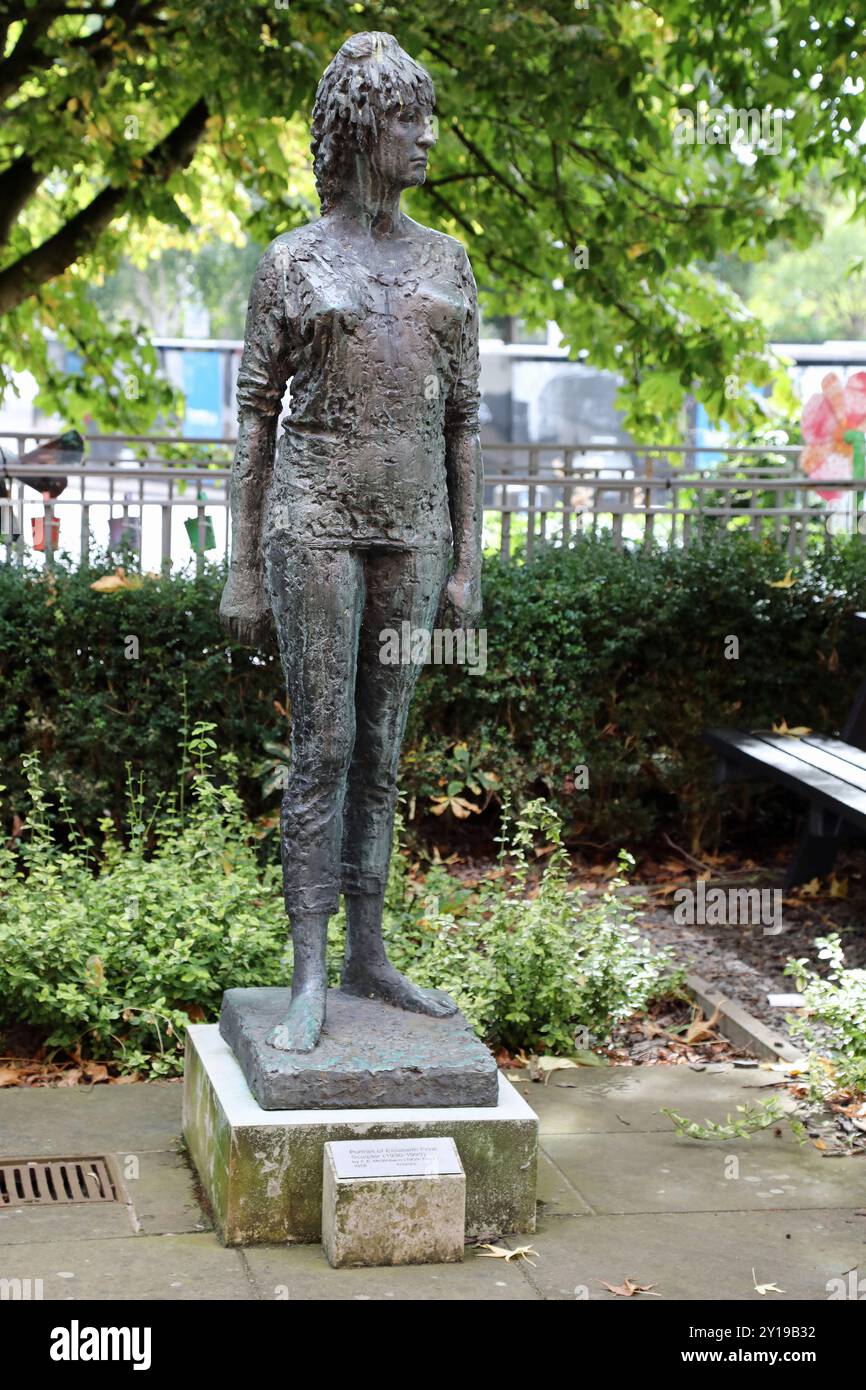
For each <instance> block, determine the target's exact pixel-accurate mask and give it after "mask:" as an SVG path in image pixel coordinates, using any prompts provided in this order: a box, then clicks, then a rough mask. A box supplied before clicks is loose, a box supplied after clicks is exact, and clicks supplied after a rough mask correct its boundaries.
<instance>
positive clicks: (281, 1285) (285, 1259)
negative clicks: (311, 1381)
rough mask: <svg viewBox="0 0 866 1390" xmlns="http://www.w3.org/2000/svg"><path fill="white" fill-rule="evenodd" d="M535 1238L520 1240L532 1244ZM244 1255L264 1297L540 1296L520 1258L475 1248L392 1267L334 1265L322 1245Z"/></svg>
mask: <svg viewBox="0 0 866 1390" xmlns="http://www.w3.org/2000/svg"><path fill="white" fill-rule="evenodd" d="M533 1239H534V1237H532V1236H527V1237H526V1238H525V1241H524V1238H523V1237H521V1238H520V1240H521V1243H526V1244H528V1243H529V1242H531V1241H532V1240H533ZM243 1257H244V1259H245V1261H246V1263H247V1265H248V1267H249V1270H250V1273H251V1275H252V1278H253V1281H254V1283H255V1287H256V1289H257V1291H258V1296H259V1297H260V1298H263V1299H275V1300H285V1301H288V1302H298V1301H304V1300H308V1299H328V1300H329V1301H330V1300H332V1299H333V1300H346V1299H350V1300H352V1299H354V1300H368V1299H370V1300H383V1299H394V1300H395V1301H396V1302H400V1301H402V1300H404V1299H405V1300H408V1301H412V1302H430V1301H433V1302H436V1301H439V1300H442V1301H443V1302H445V1301H449V1300H457V1299H459V1300H473V1301H478V1302H496V1301H499V1300H504V1301H508V1302H513V1301H514V1300H518V1301H520V1302H526V1301H533V1300H537V1299H538V1298H539V1297H540V1295H539V1294H538V1293H537V1291H536V1290H535V1288H534V1287H533V1286H532V1284H530V1283H529V1281H528V1280H527V1279H526V1277H525V1275H524V1272H523V1271H522V1270H521V1268H520V1267H519V1262H518V1261H513V1260H512V1261H509V1262H507V1263H506V1261H505V1260H497V1259H489V1258H482V1257H480V1256H479V1255H478V1254H477V1253H476V1252H475V1250H474V1249H473V1248H469V1249H467V1252H466V1258H465V1259H464V1261H463V1263H462V1264H449V1265H404V1266H401V1267H399V1268H394V1267H392V1268H387V1269H331V1267H330V1265H329V1264H328V1262H327V1260H326V1259H325V1256H324V1254H323V1253H322V1250H321V1247H320V1246H316V1245H307V1246H300V1245H299V1246H294V1247H292V1248H285V1249H280V1248H279V1247H275V1246H271V1247H265V1248H262V1247H258V1248H256V1249H252V1250H245V1251H244V1252H243Z"/></svg>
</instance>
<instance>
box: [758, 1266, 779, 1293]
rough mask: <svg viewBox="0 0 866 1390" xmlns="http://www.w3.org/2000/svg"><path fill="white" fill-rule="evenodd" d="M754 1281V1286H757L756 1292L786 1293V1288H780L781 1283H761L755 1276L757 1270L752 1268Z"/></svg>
mask: <svg viewBox="0 0 866 1390" xmlns="http://www.w3.org/2000/svg"><path fill="white" fill-rule="evenodd" d="M752 1283H753V1284H754V1286H755V1293H762V1294H763V1293H784V1292H785V1290H784V1289H780V1288H779V1285H778V1284H759V1283H758V1281H757V1279H756V1278H755V1271H754V1270H752Z"/></svg>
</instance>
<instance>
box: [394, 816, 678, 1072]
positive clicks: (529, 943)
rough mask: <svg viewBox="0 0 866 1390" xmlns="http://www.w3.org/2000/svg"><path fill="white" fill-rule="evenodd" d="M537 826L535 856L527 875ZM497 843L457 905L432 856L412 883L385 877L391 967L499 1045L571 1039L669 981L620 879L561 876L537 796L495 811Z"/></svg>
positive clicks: (563, 866) (531, 1046)
mask: <svg viewBox="0 0 866 1390" xmlns="http://www.w3.org/2000/svg"><path fill="white" fill-rule="evenodd" d="M538 834H540V835H541V837H542V840H543V844H542V863H543V868H542V870H541V873H540V875H539V876H538V878H537V881H535V882H533V880H532V875H531V868H530V863H531V857H532V858H534V856H535V840H536V836H537V835H538ZM500 846H501V852H500V857H499V865H498V869H497V871H496V872H495V873H494V874H492V875H491V876H490V877H488V878H487V879H485V880H484V881H483V882H482V884H481V885H480V886H479V888H478V889H477V892H476V893H475V894H473V896H472V898H471V899H470V901H469V902H468V904H467V903H464V904H463V905H462V908H463V910H462V911H461V912H460V915H455V913H454V912H453V911H447V910H443V908H442V905H441V900H442V896H443V892H444V893H445V894H447V892H448V890H449V884H448V883H447V875H445V874H444V871H443V870H442V869H441V868H440V869H439V870H438V871H436V872H435V873H431V874H428V876H427V878H426V880H425V882H424V884H423V886H422V888H421V890H420V892H419V891H418V890H413V889H412V888H411V886H409V885H408V884H406V883H405V881H404V882H403V884H401V882H400V879H399V877H396V878H394V879H392V884H391V891H390V893H389V909H390V911H389V915H388V917H387V918H386V921H385V937H386V944H387V948H388V953H389V955H390V957H391V960H392V961H393V962H394V964H395V965H396V966H397V967H398V969H401V970H405V971H406V972H407V973H408V974H410V975H411V977H412V979H413V980H415V981H416V983H418V984H421V985H426V986H430V987H437V986H438V987H439V988H441V989H445V990H447V992H448V993H449V994H450V995H451V996H452V997H453V998H454V999H455V1000H456V1001H457V1003H458V1004H459V1006H460V1008H461V1009H462V1010H463V1012H464V1013H465V1014H466V1016H467V1018H469V1020H470V1022H471V1023H472V1024H473V1025H474V1026H475V1028H476V1030H477V1031H478V1032H479V1033H480V1034H481V1035H482V1036H484V1037H486V1038H487V1039H488V1040H489V1041H491V1042H493V1043H497V1044H501V1045H502V1046H504V1047H507V1048H508V1049H509V1050H511V1051H517V1050H519V1049H521V1048H523V1049H527V1050H531V1051H538V1052H563V1051H564V1052H570V1051H574V1049H575V1047H576V1046H582V1047H586V1045H587V1038H586V1034H589V1036H590V1037H591V1038H592V1039H594V1040H595V1041H603V1040H604V1039H606V1038H608V1037H609V1035H610V1032H611V1030H612V1028H613V1026H614V1025H615V1024H616V1023H617V1022H619V1021H620V1020H621V1019H623V1018H627V1017H628V1016H629V1015H630V1014H632V1013H635V1012H636V1011H638V1010H640V1009H642V1008H644V1007H645V1006H646V1004H647V1003H648V1002H649V1001H650V1000H651V999H653V998H655V997H656V996H658V995H662V994H666V993H668V992H669V991H670V990H671V989H672V988H675V987H676V986H677V985H678V984H680V983H681V977H680V975H679V973H678V972H677V971H675V970H674V969H673V967H672V965H671V962H670V960H669V958H668V957H667V955H666V954H665V953H664V952H654V951H653V950H652V949H651V948H650V947H649V946H648V945H647V943H646V942H644V941H643V940H642V938H641V937H640V934H639V932H638V931H637V929H636V928H635V927H634V925H633V921H634V916H635V914H634V912H632V911H631V910H629V909H628V908H627V907H626V906H625V905H624V903H623V902H622V900H621V898H620V897H619V896H618V889H619V888H621V887H622V880H621V879H616V880H614V881H613V882H612V883H611V884H610V885H609V886H608V888H607V891H606V892H605V894H604V896H603V897H602V898H601V900H600V901H598V902H595V903H591V902H589V901H588V900H587V899H586V897H585V896H584V895H583V894H582V893H581V892H580V891H579V890H578V889H576V888H574V887H572V886H571V885H570V884H569V882H568V877H567V870H568V858H567V855H566V853H565V851H564V849H563V845H562V838H561V826H560V822H559V820H558V818H557V816H556V815H555V814H554V813H553V812H552V811H551V809H550V808H549V807H548V806H546V805H545V804H544V803H543V802H541V801H536V802H532V803H530V804H529V805H528V806H527V807H526V808H525V810H524V811H523V813H522V814H521V815H519V816H518V817H517V819H516V821H515V822H514V823H513V824H512V823H511V821H510V818H509V817H508V815H507V813H506V821H505V826H504V829H503V834H502V838H501V841H500ZM627 857H628V856H626V858H627ZM396 865H397V871H396V872H397V874H398V875H399V868H400V861H399V860H397V861H396ZM401 890H402V891H401ZM577 1030H580V1033H581V1036H580V1039H579V1041H576V1037H575V1035H576V1032H577Z"/></svg>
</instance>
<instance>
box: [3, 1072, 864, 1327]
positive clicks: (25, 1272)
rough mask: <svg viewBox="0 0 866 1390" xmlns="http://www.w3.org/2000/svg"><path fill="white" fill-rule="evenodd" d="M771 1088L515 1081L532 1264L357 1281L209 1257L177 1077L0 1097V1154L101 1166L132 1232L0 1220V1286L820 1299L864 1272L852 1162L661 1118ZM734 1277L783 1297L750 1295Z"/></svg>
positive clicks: (738, 1079) (64, 1218)
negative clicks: (119, 1190) (535, 1126)
mask: <svg viewBox="0 0 866 1390" xmlns="http://www.w3.org/2000/svg"><path fill="white" fill-rule="evenodd" d="M769 1078H770V1073H768V1072H766V1071H760V1070H744V1071H740V1070H731V1069H725V1070H724V1071H721V1072H711V1073H707V1072H700V1073H699V1072H693V1071H691V1070H690V1069H689V1068H685V1067H668V1068H662V1067H652V1068H650V1067H646V1068H610V1069H608V1068H605V1069H604V1070H602V1069H600V1068H599V1069H591V1070H590V1069H586V1070H585V1071H578V1072H575V1071H567V1072H564V1073H561V1074H559V1075H558V1076H557V1075H555V1076H554V1077H553V1078H552V1079H551V1081H550V1083H549V1084H548V1086H546V1087H545V1086H541V1085H537V1084H533V1083H530V1082H527V1081H526V1079H523V1080H521V1081H519V1082H518V1083H517V1084H518V1086H519V1089H520V1091H521V1093H522V1094H523V1095H524V1096H525V1097H526V1099H527V1100H528V1102H529V1104H530V1105H531V1106H532V1107H533V1108H534V1109H535V1110H537V1111H538V1113H539V1114H540V1116H541V1121H542V1131H543V1133H542V1140H541V1145H542V1148H541V1152H540V1154H539V1193H538V1195H539V1199H540V1203H541V1205H540V1227H539V1231H538V1233H537V1234H536V1235H534V1236H531V1237H526V1238H523V1237H517V1238H514V1239H512V1240H510V1241H509V1242H504V1243H508V1244H511V1245H512V1246H513V1245H515V1244H520V1243H527V1244H532V1245H533V1246H534V1248H535V1249H536V1251H537V1252H538V1260H537V1264H536V1267H535V1268H534V1269H533V1268H531V1267H530V1266H529V1265H528V1264H526V1263H525V1262H512V1263H510V1264H507V1265H506V1264H505V1262H504V1261H498V1260H487V1259H483V1258H481V1257H480V1256H479V1255H478V1254H477V1253H476V1252H475V1251H474V1250H473V1249H472V1248H469V1249H468V1250H467V1252H466V1258H465V1260H464V1262H463V1263H462V1264H460V1265H451V1266H436V1265H429V1266H417V1267H414V1268H400V1269H393V1268H391V1269H369V1270H367V1269H361V1270H332V1269H330V1267H329V1266H328V1264H327V1262H326V1260H325V1258H324V1256H323V1254H322V1252H321V1249H320V1247H318V1246H295V1247H285V1246H264V1247H260V1248H257V1249H255V1250H253V1249H226V1248H224V1247H223V1246H221V1245H220V1244H219V1242H218V1240H217V1239H216V1237H215V1236H214V1235H213V1234H212V1233H211V1232H210V1231H209V1230H202V1229H200V1227H201V1226H204V1225H206V1224H207V1218H206V1216H205V1215H204V1214H203V1212H202V1211H201V1209H200V1208H199V1206H198V1203H197V1193H196V1188H195V1186H194V1180H193V1177H192V1174H191V1172H190V1171H189V1169H188V1168H187V1166H186V1162H185V1158H184V1156H183V1155H182V1154H179V1153H178V1152H177V1147H176V1146H177V1138H178V1135H179V1132H180V1126H181V1087H180V1086H179V1085H174V1084H170V1083H169V1084H156V1085H132V1086H128V1087H127V1086H120V1087H117V1086H104V1087H97V1088H94V1089H92V1090H90V1091H85V1090H77V1091H67V1090H65V1089H63V1090H51V1089H45V1090H41V1089H40V1090H20V1091H14V1090H4V1091H0V1154H4V1155H8V1156H10V1157H12V1156H16V1157H26V1156H29V1155H34V1156H39V1155H46V1156H47V1155H52V1154H53V1155H62V1154H64V1153H70V1152H77V1153H86V1152H91V1153H110V1154H112V1155H114V1159H115V1163H116V1166H117V1169H118V1171H119V1173H120V1174H121V1176H122V1178H123V1181H124V1184H125V1187H126V1190H127V1192H128V1193H129V1195H130V1197H131V1199H132V1201H133V1203H134V1208H135V1214H136V1222H137V1226H138V1232H137V1234H132V1233H131V1225H130V1217H129V1214H128V1210H127V1208H126V1207H125V1206H122V1205H117V1206H114V1205H109V1204H101V1203H100V1204H98V1205H97V1204H94V1205H93V1206H89V1205H85V1204H82V1205H80V1206H77V1205H76V1206H74V1207H73V1206H65V1207H63V1208H57V1207H55V1208H38V1207H31V1208H21V1209H16V1210H12V1209H9V1208H6V1209H3V1208H0V1278H13V1279H14V1278H19V1279H22V1280H23V1279H27V1278H29V1279H31V1280H32V1279H35V1278H41V1279H43V1281H44V1297H45V1298H46V1299H61V1300H63V1299H78V1298H110V1299H117V1300H123V1299H132V1300H138V1299H142V1300H148V1299H174V1298H177V1299H193V1300H198V1299H209V1298H215V1299H221V1300H229V1299H232V1300H238V1299H240V1300H244V1299H250V1298H256V1299H273V1300H275V1301H283V1300H287V1301H304V1300H309V1299H319V1298H321V1299H328V1300H331V1299H335V1300H339V1299H343V1300H359V1301H362V1300H367V1299H371V1300H372V1299H375V1300H385V1299H396V1300H401V1299H406V1300H410V1301H411V1300H414V1301H419V1302H420V1301H422V1300H424V1301H449V1300H455V1299H472V1300H476V1299H477V1300H483V1301H491V1302H492V1301H495V1300H498V1299H501V1300H504V1301H513V1300H518V1301H523V1302H526V1301H534V1300H538V1299H555V1300H563V1299H565V1300H571V1299H575V1298H576V1297H577V1298H582V1297H583V1296H587V1297H589V1298H591V1299H596V1298H608V1299H609V1298H612V1297H614V1295H612V1294H609V1293H608V1292H606V1291H605V1290H604V1289H603V1288H602V1286H601V1284H600V1283H599V1282H598V1281H599V1280H607V1281H608V1282H610V1283H612V1284H616V1283H619V1282H621V1281H622V1279H623V1278H625V1277H626V1276H631V1277H633V1278H636V1279H638V1280H639V1281H641V1282H645V1283H654V1284H655V1285H656V1286H657V1291H658V1292H659V1293H660V1294H661V1295H662V1296H663V1297H664V1298H667V1299H675V1300H676V1299H682V1300H710V1299H722V1300H733V1299H741V1298H744V1299H753V1300H754V1301H759V1300H760V1301H763V1302H764V1303H769V1302H786V1301H790V1300H807V1299H824V1298H827V1297H828V1288H827V1285H828V1281H830V1280H833V1279H843V1278H844V1277H845V1276H846V1275H847V1273H848V1271H849V1270H859V1272H860V1277H863V1276H866V1217H864V1216H858V1215H856V1212H857V1211H859V1210H863V1209H864V1208H866V1166H864V1160H863V1159H862V1158H861V1159H858V1158H834V1159H826V1158H822V1157H821V1155H820V1153H819V1152H818V1151H817V1150H816V1149H814V1147H812V1146H811V1145H805V1146H800V1145H798V1144H797V1143H796V1142H795V1141H794V1140H793V1139H792V1138H791V1137H790V1135H789V1132H788V1130H787V1128H784V1127H783V1137H781V1138H776V1137H775V1135H774V1132H773V1130H772V1129H770V1130H766V1131H763V1132H762V1133H760V1134H757V1135H754V1136H753V1137H752V1138H751V1139H749V1140H746V1141H738V1142H736V1143H734V1144H723V1143H719V1142H716V1141H711V1142H709V1143H707V1142H703V1141H694V1140H688V1139H684V1138H680V1137H679V1136H678V1135H676V1134H675V1132H674V1131H673V1128H672V1126H671V1124H670V1121H669V1120H668V1119H667V1117H666V1116H664V1115H661V1114H660V1113H659V1111H660V1108H661V1106H670V1107H671V1108H673V1109H676V1110H679V1111H681V1112H682V1113H684V1114H687V1115H689V1116H690V1117H692V1118H695V1119H699V1120H702V1119H704V1118H705V1117H709V1118H713V1119H723V1118H724V1116H725V1115H726V1114H727V1113H728V1112H729V1111H731V1110H733V1108H734V1107H735V1106H736V1104H738V1103H743V1102H744V1101H752V1102H754V1101H755V1100H758V1099H761V1098H763V1097H765V1096H768V1095H773V1094H775V1092H774V1091H772V1090H771V1089H760V1083H761V1081H762V1080H766V1079H769ZM509 1079H510V1080H514V1079H515V1078H514V1073H513V1072H512V1073H511V1074H510V1076H509ZM557 1081H562V1082H567V1083H568V1085H567V1086H565V1085H563V1086H561V1087H560V1086H558V1085H557V1084H556V1083H557ZM136 1172H137V1176H134V1174H135V1173H136ZM752 1267H754V1268H755V1273H756V1276H757V1278H758V1280H759V1282H762V1283H776V1284H778V1285H779V1287H780V1288H782V1289H784V1290H785V1292H784V1293H783V1294H767V1295H766V1296H764V1297H763V1298H762V1296H761V1295H759V1294H758V1293H756V1292H755V1290H754V1288H753V1284H752V1276H751V1270H752ZM576 1290H577V1292H576Z"/></svg>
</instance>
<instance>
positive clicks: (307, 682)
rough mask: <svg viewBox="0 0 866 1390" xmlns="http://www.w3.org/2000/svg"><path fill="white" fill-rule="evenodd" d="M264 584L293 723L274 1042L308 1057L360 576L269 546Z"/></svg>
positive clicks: (333, 556)
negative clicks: (284, 927)
mask: <svg viewBox="0 0 866 1390" xmlns="http://www.w3.org/2000/svg"><path fill="white" fill-rule="evenodd" d="M268 580H269V585H270V590H271V601H272V604H273V611H274V620H275V623H276V629H277V636H278V639H279V644H280V654H281V657H282V661H283V669H284V671H285V676H286V687H287V690H288V694H289V701H290V704H291V715H292V748H291V758H290V762H289V770H288V777H287V779H286V787H285V791H284V794H283V805H282V817H281V851H282V860H283V890H284V896H285V902H286V910H287V912H288V914H289V920H290V922H291V930H292V945H293V950H294V971H293V976H292V1002H291V1005H290V1007H289V1011H288V1014H287V1016H286V1018H285V1020H283V1022H281V1023H280V1024H278V1025H277V1027H276V1028H274V1029H273V1031H272V1033H271V1035H270V1037H269V1039H268V1041H269V1042H270V1043H271V1045H272V1046H274V1047H276V1048H278V1049H280V1050H281V1051H285V1052H310V1051H311V1050H312V1049H313V1048H314V1047H315V1045H316V1043H317V1042H318V1040H319V1035H320V1034H321V1031H322V1028H323V1026H324V1022H325V1002H326V998H327V989H328V981H327V969H326V960H325V955H326V946H327V933H328V919H329V917H331V916H332V915H333V913H335V912H336V910H337V907H338V906H339V893H340V861H341V846H342V837H343V805H344V801H345V796H346V778H347V774H348V770H349V764H350V760H351V756H352V749H353V746H354V741H355V708H354V690H355V673H356V665H357V646H358V632H359V627H360V620H361V612H362V609H363V602H364V573H363V566H362V561H361V559H360V557H359V556H358V555H357V554H355V553H353V552H351V551H349V550H327V551H326V550H318V549H314V548H312V547H305V546H299V545H291V544H286V543H282V542H280V541H272V542H271V543H270V544H269V547H268Z"/></svg>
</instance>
